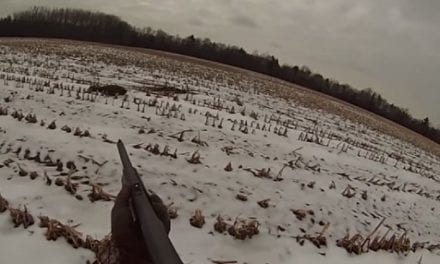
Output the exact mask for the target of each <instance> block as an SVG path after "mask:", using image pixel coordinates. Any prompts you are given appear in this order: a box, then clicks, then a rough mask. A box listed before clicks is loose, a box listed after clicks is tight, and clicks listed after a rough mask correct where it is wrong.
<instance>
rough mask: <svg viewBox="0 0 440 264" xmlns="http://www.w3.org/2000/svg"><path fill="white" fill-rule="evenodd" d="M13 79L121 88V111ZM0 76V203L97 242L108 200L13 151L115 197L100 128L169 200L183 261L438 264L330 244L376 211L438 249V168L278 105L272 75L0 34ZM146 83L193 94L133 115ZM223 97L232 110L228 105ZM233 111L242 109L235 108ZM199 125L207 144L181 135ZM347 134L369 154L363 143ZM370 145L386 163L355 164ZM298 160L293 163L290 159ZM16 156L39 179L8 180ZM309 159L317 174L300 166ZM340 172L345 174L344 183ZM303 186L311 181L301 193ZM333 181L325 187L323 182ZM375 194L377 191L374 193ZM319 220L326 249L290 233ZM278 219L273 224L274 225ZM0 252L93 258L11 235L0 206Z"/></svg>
mask: <svg viewBox="0 0 440 264" xmlns="http://www.w3.org/2000/svg"><path fill="white" fill-rule="evenodd" d="M2 75H3V77H2ZM12 76H15V77H18V76H20V77H23V76H26V78H30V79H31V80H32V81H33V80H39V81H44V80H50V83H51V86H52V87H53V85H54V84H55V83H59V84H62V85H63V86H64V87H66V86H69V87H74V89H75V90H76V89H77V88H79V87H81V88H87V87H88V86H89V84H90V82H91V81H99V83H100V84H119V85H123V86H126V87H129V88H130V91H129V101H130V109H125V108H120V105H121V102H122V97H119V98H117V99H116V100H113V99H111V98H109V99H108V104H105V98H104V97H102V96H100V97H98V98H97V100H96V101H95V102H90V101H86V100H76V99H75V96H76V92H72V97H68V96H67V94H66V92H65V91H64V94H63V95H61V91H60V90H59V89H55V93H54V94H48V93H47V92H46V91H48V88H47V87H44V90H45V91H44V92H37V91H35V88H37V87H39V86H41V85H38V84H29V83H25V84H21V83H20V82H17V81H14V80H9V81H4V80H3V79H5V78H6V77H8V78H10V77H12ZM0 79H1V80H0V100H1V101H0V107H8V110H9V115H8V116H0V144H2V142H4V143H5V144H3V147H2V148H0V164H3V161H5V160H7V159H12V160H14V163H12V164H11V165H10V167H7V166H3V167H2V168H0V194H1V195H2V196H3V197H4V198H6V199H7V200H8V201H9V203H10V204H11V205H12V206H13V207H19V206H23V205H26V206H27V208H28V209H29V210H30V212H31V214H32V215H33V216H34V217H35V218H37V216H39V215H47V216H49V217H51V218H55V219H58V220H60V221H61V222H63V223H72V225H74V224H80V225H79V226H78V227H77V230H79V231H80V232H82V233H84V234H89V235H92V236H93V237H95V238H97V239H101V238H103V237H104V236H105V235H107V234H108V233H109V231H110V210H111V208H112V202H104V201H97V202H95V203H91V202H90V201H89V200H88V199H87V194H88V193H89V192H90V189H91V187H90V186H89V185H86V184H80V185H79V188H78V194H80V195H82V196H83V197H84V200H82V201H79V200H77V199H75V198H74V197H73V196H72V195H70V194H69V193H68V192H67V191H65V190H64V188H62V187H58V186H56V185H53V184H52V185H51V186H48V185H46V184H45V181H44V177H43V172H44V171H46V172H47V174H48V175H49V176H50V177H51V178H53V179H55V178H56V177H63V176H56V175H58V174H59V172H57V171H55V168H48V167H45V166H44V165H42V164H39V163H36V162H34V161H30V160H26V159H24V157H23V153H24V149H26V148H29V150H30V151H31V155H34V154H35V153H36V151H40V152H41V157H44V156H45V155H46V154H47V153H49V154H50V156H51V157H52V158H53V160H55V159H60V160H61V161H63V162H64V163H65V162H67V161H69V160H71V161H74V162H75V164H76V166H77V168H78V169H79V171H78V172H76V173H75V174H74V175H78V176H88V177H90V181H91V182H94V183H101V184H103V188H104V190H105V191H106V192H109V193H111V194H114V195H116V194H117V192H118V190H119V188H120V178H121V164H120V161H119V157H118V153H117V149H116V145H115V144H111V143H106V142H104V141H103V139H102V136H103V135H106V136H107V138H108V139H109V140H112V141H116V140H117V139H122V140H123V142H124V143H125V144H126V146H127V150H128V152H129V153H130V155H131V160H132V163H133V164H134V165H135V166H137V167H138V171H139V173H140V174H141V175H142V177H143V179H144V182H145V184H146V185H147V188H148V189H151V190H154V191H155V192H156V193H158V194H159V195H160V196H161V197H162V198H163V200H164V202H165V204H170V203H174V205H173V206H175V207H177V209H178V214H179V216H178V218H177V219H174V220H172V231H171V234H170V237H171V239H172V241H173V243H174V244H175V247H176V249H177V251H178V252H179V254H180V255H181V257H182V259H183V260H184V262H185V263H193V264H197V263H209V262H210V260H211V259H215V260H236V261H237V263H252V264H253V263H272V264H273V263H371V262H373V261H376V262H377V263H417V261H418V260H419V258H420V256H422V255H423V260H422V263H425V264H426V263H438V262H439V260H440V257H439V255H437V254H438V253H435V252H434V251H433V252H430V251H428V250H419V251H416V253H412V252H411V253H409V254H408V255H407V256H404V255H399V254H396V253H389V252H384V251H378V252H368V253H365V254H362V255H360V256H357V255H350V254H348V253H347V252H346V251H345V250H344V249H342V248H338V247H337V246H336V240H337V239H341V238H342V237H344V236H345V235H346V234H347V232H349V233H350V235H353V234H355V233H357V232H360V233H361V234H363V235H364V236H366V235H367V234H368V233H369V232H371V231H372V230H373V229H374V227H375V226H376V225H377V224H378V223H379V221H380V220H381V219H382V217H386V221H385V223H386V225H388V226H389V227H390V228H392V230H393V232H395V233H398V234H401V233H402V231H401V230H399V229H398V228H397V225H398V224H399V225H401V226H403V227H404V228H406V230H407V235H408V237H409V238H410V239H411V242H415V241H420V242H424V241H429V242H430V243H431V244H438V243H440V238H439V237H440V228H439V226H438V219H440V206H439V200H440V198H439V197H440V188H439V187H440V184H439V181H438V180H439V178H438V175H439V172H440V162H439V157H437V156H435V155H433V154H431V153H429V152H426V151H424V150H422V149H420V148H418V147H416V146H415V144H413V143H410V142H404V141H402V140H400V139H397V138H396V137H394V136H391V135H387V134H383V133H381V132H379V131H377V130H374V129H372V128H370V127H369V126H368V124H362V123H355V122H351V121H349V120H348V119H346V118H345V117H344V116H340V115H337V114H336V113H330V112H325V111H322V110H319V109H315V108H312V107H306V106H304V104H302V103H301V98H302V96H304V94H305V93H307V91H303V90H295V89H294V88H291V89H292V90H293V93H295V96H294V97H296V98H297V99H296V100H285V99H280V98H279V97H278V96H277V94H275V93H271V92H269V93H266V92H265V91H273V90H271V89H272V88H273V86H274V85H275V86H276V85H277V84H276V83H275V84H274V82H273V81H270V80H264V79H261V78H259V77H256V76H252V75H251V74H246V73H241V72H228V71H226V70H221V69H217V68H209V67H207V66H204V65H201V64H195V63H191V62H187V61H185V60H177V59H173V58H169V57H166V56H159V55H152V54H149V53H143V52H139V51H134V50H123V49H120V48H112V47H107V46H106V47H103V46H102V47H101V46H98V45H89V44H78V43H76V42H72V43H71V42H56V41H46V40H13V39H12V40H11V39H3V40H1V41H0ZM87 81H88V83H87ZM83 82H84V83H83ZM153 82H154V84H167V85H174V86H176V87H180V88H184V89H186V88H189V89H191V90H193V91H194V95H192V96H190V97H191V99H194V100H196V105H194V104H193V103H192V100H189V101H185V97H186V95H185V94H181V95H179V96H178V97H179V99H178V101H174V100H173V98H172V97H166V96H161V97H160V98H158V100H159V104H160V103H161V104H162V109H163V108H164V107H165V105H166V104H167V103H168V104H169V106H170V107H171V106H172V105H173V104H175V105H176V106H179V105H181V107H180V109H179V114H178V118H174V117H173V116H171V117H166V116H160V115H158V114H157V109H156V107H148V106H147V107H146V108H145V113H142V112H138V111H137V110H136V106H135V105H134V104H133V103H132V99H133V98H134V97H137V98H141V99H144V100H146V101H148V100H152V99H154V98H155V95H154V94H150V95H146V93H145V92H144V91H143V89H144V88H145V87H146V86H148V85H150V84H153ZM11 93H16V94H13V95H11ZM6 97H9V98H11V102H5V101H4V98H6ZM27 97H28V98H29V99H27ZM236 98H239V100H240V101H241V102H242V104H243V106H240V105H238V104H237V102H236ZM219 99H220V101H221V102H222V104H223V105H224V106H225V107H226V106H228V107H229V108H230V107H232V106H234V108H235V112H236V113H235V114H231V113H227V112H226V111H225V110H217V109H213V107H212V104H213V102H215V101H218V100H219ZM204 100H205V101H206V102H207V103H208V102H209V103H211V107H210V106H209V105H207V104H203V101H204ZM244 107H245V108H246V110H245V112H246V113H245V116H243V115H241V114H240V111H241V110H242V109H243V108H244ZM347 107H348V106H347ZM189 109H191V112H192V113H191V114H190V113H189ZM195 109H197V113H196V114H194V110H195ZM14 110H20V111H22V112H23V114H24V115H26V114H28V113H34V114H35V115H36V117H37V119H38V123H37V124H31V123H27V122H26V121H24V120H22V121H18V120H17V119H14V118H12V117H11V116H10V114H11V113H12V112H13V111H14ZM207 111H208V112H209V113H210V114H211V115H212V116H216V115H217V114H218V116H219V119H222V118H223V120H224V121H223V128H218V125H219V120H217V121H216V123H215V126H214V127H213V126H212V122H213V120H214V118H212V117H211V118H209V120H208V125H205V120H206V117H205V113H206V112H207ZM252 111H255V112H256V113H258V115H259V117H258V120H257V121H254V119H253V118H252V117H250V113H251V112H252ZM181 114H184V115H185V120H181V119H180V115H181ZM265 116H266V117H267V119H269V118H270V117H273V119H274V120H272V121H270V124H271V129H272V130H271V132H269V131H262V130H261V129H255V134H253V133H252V130H253V129H254V128H255V126H256V123H257V122H258V123H260V125H261V126H262V124H263V123H264V119H265ZM278 118H281V120H282V121H284V120H292V121H291V123H290V125H289V126H290V127H291V128H289V129H288V132H287V137H284V136H280V135H277V134H275V133H274V132H273V129H274V128H275V127H277V129H280V128H281V127H282V125H281V124H277V122H276V119H278ZM41 119H44V120H45V123H46V124H45V126H43V127H42V126H40V125H39V122H40V120H41ZM52 120H56V125H57V128H56V129H55V130H49V129H47V128H46V127H47V125H48V124H49V123H50V122H51V121H52ZM233 120H237V124H236V125H235V126H234V130H231V128H232V126H233V124H232V123H233ZM240 120H243V122H244V121H246V122H247V123H248V124H249V133H247V134H245V133H243V132H241V131H239V124H240ZM253 121H254V124H253V127H252V128H251V127H250V126H251V123H252V122H253ZM378 122H379V121H378ZM315 124H316V125H315ZM63 125H68V126H69V127H70V128H72V129H74V128H76V127H79V128H81V129H82V130H84V129H88V130H89V131H90V133H91V137H90V138H87V137H75V136H73V133H66V132H64V131H61V130H60V128H61V127H62V126H63ZM268 125H269V123H268V124H267V126H268ZM140 128H144V130H145V132H148V131H149V130H150V129H154V130H155V132H154V133H150V134H148V133H145V134H139V133H138V130H139V129H140ZM313 128H318V129H319V130H322V131H323V132H324V134H333V135H334V136H333V139H332V140H331V141H330V144H329V145H328V146H326V144H327V141H328V139H324V143H325V144H323V145H320V144H315V143H313V142H304V141H301V140H299V137H300V135H301V134H304V133H305V132H306V131H309V132H310V131H311V130H312V129H313ZM188 129H189V130H192V132H186V133H184V141H183V142H179V141H178V140H177V139H176V138H174V137H171V135H173V134H177V133H178V132H180V131H183V130H188ZM2 131H3V132H2ZM199 133H200V139H201V140H202V141H206V142H207V143H208V146H200V145H198V144H196V143H193V142H191V139H192V138H194V137H197V136H198V135H199ZM310 135H311V134H310V133H309V136H310ZM354 141H356V142H358V143H365V144H367V145H368V146H369V147H374V148H375V150H374V151H368V150H366V149H365V148H361V147H360V144H356V143H354ZM348 142H351V143H350V144H349V143H348ZM139 143H144V145H143V147H145V146H146V145H148V144H150V143H151V144H153V145H154V144H159V145H160V150H161V151H162V150H163V149H164V147H165V146H169V148H170V153H174V150H175V149H177V154H178V158H177V159H173V158H171V157H167V156H160V155H153V154H152V153H150V152H148V151H146V150H144V149H143V148H141V149H135V148H133V146H134V145H136V144H139ZM8 146H10V148H11V149H12V150H16V149H17V148H18V147H19V146H21V147H22V149H23V150H22V152H21V153H20V154H19V155H18V156H17V155H16V154H14V153H12V151H11V152H9V153H5V152H6V149H7V148H8ZM226 146H231V147H233V152H234V153H233V154H231V155H227V154H226V153H225V151H223V150H222V148H224V147H226ZM344 147H349V148H348V150H347V151H346V152H344V151H342V150H341V149H343V148H344ZM196 150H198V151H199V153H200V155H201V162H202V163H201V164H191V163H188V162H187V160H186V159H189V158H190V156H191V154H192V153H193V152H194V151H196ZM294 150H295V151H294ZM372 152H374V153H376V154H377V155H379V156H382V155H383V156H384V157H387V158H386V160H385V162H383V163H381V162H379V161H373V160H370V159H368V158H364V156H365V154H368V155H370V154H371V153H372ZM393 154H398V155H400V156H402V157H404V160H405V161H404V162H402V161H400V162H398V163H397V165H396V166H395V164H396V159H395V158H393V156H392V155H393ZM368 155H367V156H368ZM80 156H82V157H90V158H93V160H95V161H96V162H98V163H103V162H105V161H107V162H106V163H105V164H104V165H103V166H98V165H97V164H94V163H92V162H91V161H88V162H87V161H85V160H84V158H81V157H80ZM298 158H301V160H302V161H303V162H297V163H295V161H297V159H298ZM409 160H411V161H413V162H414V163H413V165H414V166H415V164H419V165H420V168H419V169H415V170H416V172H412V171H409V170H408V168H409V167H410V163H409ZM289 161H293V163H295V164H297V166H293V167H292V168H290V167H286V168H284V170H283V171H282V175H281V177H282V178H283V180H282V181H274V180H273V179H268V178H258V177H255V176H253V175H252V173H250V172H249V171H246V170H244V169H246V168H251V169H254V170H255V169H262V168H270V169H271V171H270V174H271V176H272V177H275V176H276V175H277V174H278V172H279V171H280V169H282V168H283V166H284V165H285V164H288V162H289ZM229 162H231V164H232V167H233V171H231V172H227V171H225V170H224V167H225V166H226V165H227V164H228V163H229ZM17 164H19V165H20V166H21V167H22V168H23V169H25V170H26V171H28V172H31V171H36V172H37V173H38V174H39V177H38V178H37V179H35V180H33V181H32V180H31V179H30V178H29V176H26V177H20V176H19V175H18V173H17V171H18V166H17ZM305 164H307V165H308V166H309V167H307V166H306V165H305ZM314 165H317V166H319V169H320V170H319V171H317V170H316V169H315V170H313V169H311V168H313V166H314ZM239 166H242V169H240V168H239ZM414 166H412V167H414ZM315 168H317V167H315ZM405 168H406V169H405ZM341 174H343V175H344V174H345V175H348V178H347V177H344V176H343V175H341ZM373 177H375V178H373ZM376 179H377V180H380V183H388V184H390V183H391V182H395V184H394V185H390V186H393V187H398V186H403V185H405V186H406V187H405V190H406V191H402V188H400V190H401V191H392V190H391V187H387V185H385V184H383V185H377V184H373V183H372V182H374V180H376ZM312 181H313V182H315V185H314V187H313V188H309V187H307V185H308V184H309V183H310V182H312ZM332 181H333V182H334V183H335V185H336V189H330V188H329V186H330V184H331V183H332ZM348 184H350V185H351V186H353V187H354V188H356V190H357V191H356V195H355V197H353V198H347V197H344V196H342V195H341V193H342V191H343V190H344V189H345V188H346V187H347V185H348ZM302 185H305V186H304V187H302ZM408 190H414V191H412V192H409V191H408ZM362 191H367V193H368V198H367V200H363V199H362V198H361V193H362ZM420 191H421V192H420ZM418 192H420V193H419V194H417V193H418ZM238 193H243V194H246V195H247V196H248V201H245V202H243V201H239V200H237V199H236V198H235V196H236V194H238ZM424 194H429V197H427V196H428V195H424ZM384 195H385V198H386V199H385V201H381V198H382V197H383V196H384ZM263 199H270V201H269V205H270V206H269V208H267V209H263V208H261V207H260V206H259V205H258V204H257V201H260V200H263ZM300 208H306V209H313V210H314V212H315V216H313V217H311V216H307V217H306V218H305V219H304V220H301V221H300V220H298V219H297V218H296V217H295V215H294V214H293V213H292V212H291V209H300ZM196 209H201V210H202V213H203V215H204V216H205V218H206V224H205V225H204V226H203V228H202V229H197V228H194V227H192V226H191V225H190V224H189V218H190V217H191V216H192V214H193V213H194V211H195V210H196ZM219 214H221V215H222V216H223V217H224V218H226V219H228V218H230V219H231V221H233V220H234V219H235V218H236V217H239V218H244V219H248V218H251V217H255V218H256V219H257V220H258V221H259V222H260V224H261V225H260V228H259V229H260V234H258V235H256V236H254V237H253V238H252V239H247V240H244V241H241V240H236V239H234V238H232V237H231V236H229V235H223V234H219V233H217V232H215V231H214V229H213V225H214V223H215V221H216V217H217V215H219ZM373 215H374V216H375V217H373ZM311 218H313V219H314V220H315V223H312V220H311ZM319 221H323V222H324V223H330V227H329V229H328V231H327V232H326V233H325V236H326V237H327V240H328V247H327V248H325V247H324V248H316V247H315V246H314V245H313V244H311V243H309V242H307V241H306V242H305V244H304V246H301V245H299V244H298V243H297V242H296V240H295V239H294V238H292V236H297V235H301V234H302V233H301V231H300V228H303V229H304V230H306V232H307V233H308V234H315V233H319V232H321V230H322V228H323V227H322V226H320V225H318V222H319ZM37 222H38V221H37ZM278 226H282V227H284V228H285V229H286V230H285V231H284V232H282V231H278V229H277V227H278ZM385 230H386V228H382V229H381V230H380V231H379V232H380V233H381V234H384V232H385ZM320 253H321V254H320ZM324 254H325V255H324ZM0 260H1V263H28V262H29V261H32V263H85V262H86V260H93V254H92V253H91V252H90V251H87V250H83V249H73V248H72V247H71V246H70V245H69V244H67V242H65V241H64V240H63V239H59V240H57V241H55V242H53V241H47V240H46V239H45V237H44V229H41V228H39V227H38V224H36V225H34V226H31V227H29V228H28V229H26V230H25V229H23V227H19V228H16V229H14V228H13V224H12V223H11V220H10V217H9V214H8V213H3V214H0Z"/></svg>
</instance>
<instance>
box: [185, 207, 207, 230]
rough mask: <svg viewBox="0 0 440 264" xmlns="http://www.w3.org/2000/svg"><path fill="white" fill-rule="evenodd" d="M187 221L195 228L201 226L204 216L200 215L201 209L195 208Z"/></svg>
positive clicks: (203, 222)
mask: <svg viewBox="0 0 440 264" xmlns="http://www.w3.org/2000/svg"><path fill="white" fill-rule="evenodd" d="M189 223H190V224H191V225H192V226H194V227H197V228H202V227H203V225H204V224H205V217H204V216H203V215H202V211H201V210H200V209H196V211H195V212H194V215H193V216H192V217H191V218H190V219H189Z"/></svg>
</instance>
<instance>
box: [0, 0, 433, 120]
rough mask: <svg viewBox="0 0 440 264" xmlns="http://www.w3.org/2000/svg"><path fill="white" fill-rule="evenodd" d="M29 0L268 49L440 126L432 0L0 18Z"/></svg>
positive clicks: (131, 0) (167, 4) (162, 1)
mask: <svg viewBox="0 0 440 264" xmlns="http://www.w3.org/2000/svg"><path fill="white" fill-rule="evenodd" d="M34 5H45V6H54V7H80V8H84V9H91V10H99V11H103V12H106V13H111V14H115V15H118V16H120V17H121V18H122V19H124V20H126V21H128V22H129V23H131V24H134V25H136V26H140V27H143V26H150V27H152V28H154V29H158V28H161V29H163V30H165V31H167V32H168V33H172V34H178V35H180V36H182V37H185V36H188V35H191V34H194V35H196V36H198V37H209V38H210V39H211V40H213V41H219V42H223V43H226V44H233V45H238V46H242V47H244V48H246V49H247V50H248V51H250V52H253V51H259V52H260V53H269V54H273V55H275V56H276V57H278V58H279V59H280V62H282V63H289V64H293V65H307V66H309V67H310V68H311V69H312V70H313V71H315V72H319V73H321V74H323V75H324V76H326V77H331V78H333V79H336V80H338V81H340V82H344V83H349V84H351V85H352V86H354V87H356V88H359V89H363V88H367V87H371V88H373V90H375V91H377V92H379V93H381V94H382V95H383V96H384V97H385V98H387V99H388V100H389V101H391V102H393V103H395V104H397V105H399V106H402V107H406V108H408V109H409V110H410V112H411V113H412V114H413V115H414V116H416V117H419V118H423V117H426V116H428V117H429V118H430V119H431V120H432V121H433V122H434V123H436V124H440V84H439V81H438V80H437V78H438V77H439V76H440V30H439V28H440V15H439V13H440V1H438V0H417V1H415V0H355V1H354V0H322V1H317V0H282V1H281V0H280V1H274V0H217V1H211V0H75V1H72V0H0V16H3V15H6V14H9V13H10V12H14V11H18V10H21V9H24V8H27V7H30V6H34Z"/></svg>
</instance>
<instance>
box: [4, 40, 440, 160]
mask: <svg viewBox="0 0 440 264" xmlns="http://www.w3.org/2000/svg"><path fill="white" fill-rule="evenodd" d="M0 45H7V46H13V47H15V48H20V49H24V50H29V49H32V50H33V51H34V52H35V51H38V52H39V53H42V54H54V55H55V54H56V55H61V56H75V54H78V55H82V56H84V55H86V56H90V60H91V61H93V60H102V61H105V62H107V63H112V64H115V65H128V64H134V65H136V66H146V63H147V60H146V57H145V56H143V54H144V55H148V56H152V55H153V56H157V57H158V58H161V61H160V62H152V61H151V59H150V60H148V64H150V65H149V66H151V63H153V66H157V67H159V66H160V67H170V65H173V66H172V67H176V68H180V69H182V68H185V66H188V64H192V65H193V66H196V69H195V70H194V69H192V70H191V71H188V72H187V73H188V74H190V75H201V76H203V77H205V78H212V76H210V74H211V73H213V72H215V73H217V74H218V73H219V71H220V72H222V71H223V72H228V73H229V75H232V76H233V77H232V78H233V80H236V81H237V82H238V80H241V81H242V80H243V79H254V80H257V81H258V82H260V83H261V85H259V86H258V89H259V92H261V93H266V94H271V95H277V96H278V97H280V98H282V99H284V100H287V101H290V100H292V101H293V102H295V103H297V104H299V105H302V106H305V107H309V108H313V109H320V110H322V111H325V112H328V113H331V114H335V115H339V116H342V117H344V118H346V119H348V120H350V121H352V122H355V123H360V124H364V125H366V126H368V127H370V128H372V129H375V130H377V131H380V132H382V133H385V134H388V135H390V136H394V137H396V138H398V139H401V140H403V141H406V142H409V143H411V144H413V145H414V146H417V147H419V148H421V149H423V150H425V151H427V152H430V153H432V154H434V155H437V156H440V145H439V144H437V143H435V142H434V141H432V140H430V139H428V138H426V137H424V136H422V135H420V134H418V133H416V132H414V131H412V130H410V129H408V128H406V127H403V126H401V125H399V124H397V123H395V122H393V121H390V120H388V119H385V118H383V117H381V116H378V115H376V114H374V113H371V112H368V111H366V110H364V109H362V108H359V107H357V106H354V105H352V104H349V103H347V102H344V101H342V100H339V99H336V98H334V97H331V96H328V95H325V94H322V93H319V92H316V91H313V90H310V89H307V88H305V87H302V86H299V85H295V84H291V83H288V82H285V81H282V80H280V79H276V78H273V77H270V76H266V75H263V74H259V73H255V72H252V71H248V70H244V69H240V68H237V67H233V66H229V65H224V64H220V63H216V62H211V61H206V60H202V59H198V58H193V57H189V56H184V55H179V54H174V53H169V52H163V51H157V50H150V49H143V48H132V47H124V46H117V45H110V44H101V43H93V42H81V41H73V40H61V39H40V38H25V39H24V38H0ZM103 47H104V48H103ZM114 49H118V50H123V51H124V52H111V50H114ZM170 62H172V63H170ZM211 75H212V74H211ZM217 76H218V75H217Z"/></svg>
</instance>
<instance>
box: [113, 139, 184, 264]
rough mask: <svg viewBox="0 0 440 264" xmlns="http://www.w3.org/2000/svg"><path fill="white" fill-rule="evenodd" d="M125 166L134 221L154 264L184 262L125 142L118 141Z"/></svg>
mask: <svg viewBox="0 0 440 264" xmlns="http://www.w3.org/2000/svg"><path fill="white" fill-rule="evenodd" d="M117 146H118V151H119V156H120V157H121V162H122V166H123V176H122V184H124V185H126V186H128V187H129V188H130V189H131V197H130V210H131V213H132V217H133V221H135V222H136V224H138V225H139V227H140V229H141V231H142V237H143V239H144V242H145V246H146V247H147V250H148V253H150V256H151V260H152V262H153V263H154V264H183V262H182V260H181V259H180V257H179V255H178V254H177V252H176V249H175V248H174V246H173V244H172V243H171V240H170V239H169V237H168V234H167V232H166V230H165V227H164V225H163V223H162V222H161V221H160V220H159V218H158V217H157V215H156V213H155V211H154V209H153V206H152V204H151V201H150V196H149V195H148V193H147V190H146V189H145V186H144V183H143V182H142V179H141V178H140V177H139V174H138V173H137V171H136V170H135V168H133V166H132V165H131V162H130V159H129V157H128V154H127V151H126V150H125V146H124V143H122V141H121V140H119V141H118V144H117Z"/></svg>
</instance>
